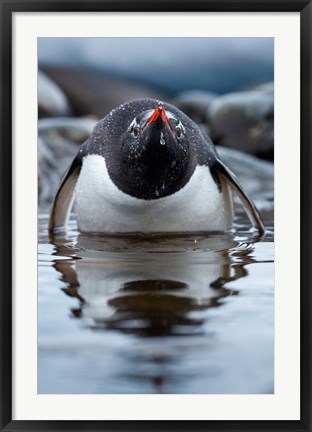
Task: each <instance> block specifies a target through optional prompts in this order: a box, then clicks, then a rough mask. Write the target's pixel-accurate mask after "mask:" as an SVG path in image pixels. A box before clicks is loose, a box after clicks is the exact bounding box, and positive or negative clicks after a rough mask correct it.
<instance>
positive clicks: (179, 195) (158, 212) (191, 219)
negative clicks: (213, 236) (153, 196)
mask: <svg viewBox="0 0 312 432" xmlns="http://www.w3.org/2000/svg"><path fill="white" fill-rule="evenodd" d="M75 198H76V201H75V210H76V214H77V221H78V227H79V230H80V231H83V232H106V233H117V232H145V233H146V232H194V231H224V230H227V229H229V228H231V226H232V219H233V216H232V198H231V193H230V191H229V189H228V186H227V185H226V184H223V185H222V193H220V192H219V190H218V188H217V186H216V184H215V182H214V181H213V178H212V176H211V174H210V171H209V169H208V168H207V167H204V166H199V167H197V168H196V170H195V172H194V174H193V176H192V177H191V179H190V180H189V182H188V183H187V184H186V185H185V186H184V187H183V188H182V189H180V190H179V191H178V192H176V193H175V194H173V195H170V196H167V197H165V198H160V199H157V200H150V201H147V200H142V199H138V198H134V197H131V196H129V195H127V194H125V193H123V192H122V191H120V190H119V189H118V188H117V187H116V186H115V185H114V183H113V182H112V181H111V179H110V177H109V175H108V172H107V169H106V164H105V160H104V158H103V157H101V156H98V155H89V156H87V157H85V158H84V161H83V166H82V169H81V173H80V176H79V179H78V182H77V186H76V191H75Z"/></svg>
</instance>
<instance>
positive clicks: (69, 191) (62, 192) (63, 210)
mask: <svg viewBox="0 0 312 432" xmlns="http://www.w3.org/2000/svg"><path fill="white" fill-rule="evenodd" d="M81 166H82V158H81V157H80V155H79V154H78V156H76V157H75V159H74V160H73V162H72V163H71V165H70V167H69V168H68V170H67V171H66V173H65V175H64V177H63V179H62V181H61V183H60V185H59V187H58V190H57V192H56V194H55V196H54V199H53V203H52V208H51V212H50V219H49V232H50V233H53V231H54V230H55V229H56V228H62V227H65V225H66V223H67V220H68V217H69V214H70V211H71V208H72V205H73V202H74V191H75V186H76V183H77V180H78V177H79V174H80V171H81Z"/></svg>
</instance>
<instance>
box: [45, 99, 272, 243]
mask: <svg viewBox="0 0 312 432" xmlns="http://www.w3.org/2000/svg"><path fill="white" fill-rule="evenodd" d="M233 191H234V192H235V193H236V194H237V195H238V197H239V199H240V201H241V202H242V204H243V206H244V208H245V210H246V212H247V214H248V216H249V218H250V220H251V222H252V224H253V226H254V228H256V229H257V230H258V232H259V235H261V236H262V235H263V234H264V233H265V228H264V225H263V222H262V220H261V217H260V215H259V212H258V210H257V209H256V207H255V205H254V203H253V202H252V201H251V199H250V198H249V197H248V196H247V194H246V193H245V192H244V190H243V188H242V186H241V185H240V183H239V181H238V180H237V178H236V177H235V175H234V174H233V173H232V172H231V170H230V169H229V168H228V167H227V166H226V165H225V164H224V163H223V162H222V161H221V160H220V158H219V156H218V154H217V151H216V149H215V146H214V144H213V142H212V141H211V139H210V138H209V137H208V135H206V134H205V133H204V132H203V131H202V130H201V129H200V128H199V126H198V125H197V124H196V123H194V122H193V121H192V120H191V119H190V118H189V117H187V116H186V115H185V114H184V113H183V112H182V111H180V110H179V109H178V108H176V107H174V106H173V105H171V104H169V103H163V102H160V101H157V100H155V99H136V100H132V101H129V102H127V103H124V104H122V105H120V106H119V107H117V108H115V109H113V110H112V111H111V112H110V113H109V114H108V115H107V116H106V117H104V118H103V119H102V120H100V121H99V122H98V123H97V124H96V126H95V128H94V130H93V132H92V134H91V136H90V137H89V138H88V139H87V140H86V141H85V142H84V143H83V144H82V146H81V148H80V150H79V152H78V154H77V156H76V157H75V159H74V160H73V162H72V163H71V165H70V167H69V168H68V170H67V172H66V174H65V176H64V178H63V180H62V181H61V184H60V186H59V188H58V190H57V192H56V195H55V197H54V200H53V203H52V208H51V212H50V219H49V231H50V233H53V232H54V231H56V230H59V229H64V227H66V223H67V220H68V217H69V214H70V211H71V208H72V205H73V202H74V200H75V213H76V217H77V224H78V230H79V231H80V232H85V233H104V234H116V233H186V232H189V233H190V232H224V231H228V230H231V229H232V226H233V201H232V192H233Z"/></svg>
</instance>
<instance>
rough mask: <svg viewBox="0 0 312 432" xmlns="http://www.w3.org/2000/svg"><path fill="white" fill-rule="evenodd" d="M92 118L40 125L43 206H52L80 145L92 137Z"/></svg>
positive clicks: (39, 156) (40, 181)
mask: <svg viewBox="0 0 312 432" xmlns="http://www.w3.org/2000/svg"><path fill="white" fill-rule="evenodd" d="M95 124H96V121H95V120H92V119H76V118H50V119H41V120H39V122H38V177H39V178H38V185H39V204H40V205H41V206H47V205H48V206H50V205H51V202H52V199H53V197H54V194H55V192H56V189H57V186H58V184H59V183H60V181H61V179H62V177H63V175H64V173H65V171H66V169H67V168H68V166H69V164H70V163H71V161H72V160H73V158H74V157H75V156H76V154H77V152H78V149H79V145H80V144H81V143H82V142H83V141H85V139H86V138H88V137H89V135H90V133H91V132H92V129H93V127H94V126H95Z"/></svg>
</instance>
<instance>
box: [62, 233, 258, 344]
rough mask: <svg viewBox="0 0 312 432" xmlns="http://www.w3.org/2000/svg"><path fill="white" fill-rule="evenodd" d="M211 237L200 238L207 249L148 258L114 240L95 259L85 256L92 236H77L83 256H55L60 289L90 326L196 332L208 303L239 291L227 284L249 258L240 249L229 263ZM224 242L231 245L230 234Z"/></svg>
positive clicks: (243, 272)
mask: <svg viewBox="0 0 312 432" xmlns="http://www.w3.org/2000/svg"><path fill="white" fill-rule="evenodd" d="M214 240H215V239H213V238H211V239H210V242H209V241H208V243H207V239H205V245H204V246H205V249H206V250H200V249H199V250H198V252H199V253H198V255H196V254H195V255H194V253H187V251H184V253H179V252H176V253H168V251H167V253H166V252H159V253H152V254H150V255H152V256H151V257H150V256H149V253H148V250H144V247H143V250H142V251H141V252H140V253H139V252H137V253H134V251H135V248H133V245H132V246H131V247H132V248H133V249H132V254H131V253H130V254H129V250H128V251H127V253H124V254H123V253H122V252H120V251H119V252H118V251H117V252H116V247H117V250H118V245H119V246H120V245H121V244H122V245H124V244H123V240H122V239H120V240H118V239H117V240H116V239H115V240H114V241H112V242H111V241H110V242H108V244H109V246H110V247H109V248H107V244H106V246H105V248H106V250H104V251H103V250H101V260H100V261H98V260H97V259H96V258H95V256H93V259H92V260H90V259H87V256H88V255H89V254H90V253H91V252H90V246H92V245H93V246H94V244H93V242H94V241H95V240H92V237H89V238H88V237H85V238H83V237H80V239H79V243H78V247H79V248H82V249H81V250H80V252H78V253H77V255H78V257H79V258H82V259H76V260H74V261H65V260H61V261H57V262H56V263H55V268H56V269H57V270H58V271H59V272H60V273H61V274H62V280H63V281H64V282H65V283H66V284H67V287H66V288H63V291H64V292H65V293H66V294H67V295H69V296H72V297H76V298H77V299H78V301H79V307H78V308H76V309H73V310H72V314H73V315H74V316H75V317H77V318H84V319H86V322H88V323H90V324H89V325H90V328H91V329H93V330H103V329H107V330H109V329H110V330H118V331H120V332H123V333H130V334H134V335H137V336H169V335H193V334H198V333H200V332H201V329H202V325H203V324H204V322H205V321H206V319H207V313H206V312H207V310H208V309H209V308H212V307H219V306H221V305H222V300H223V299H224V298H225V297H228V296H232V295H237V294H238V292H237V291H233V290H231V289H228V288H227V287H226V283H227V282H230V281H232V280H236V279H239V278H241V277H244V276H246V274H247V272H246V270H245V269H244V267H243V265H245V264H246V263H247V262H248V260H251V259H250V258H248V252H247V251H246V250H245V251H240V252H239V253H241V254H246V253H247V257H246V256H244V259H243V260H242V262H243V263H244V264H242V263H240V262H238V263H233V262H232V260H231V257H230V256H229V252H228V251H227V250H222V251H221V252H217V251H213V250H211V248H209V247H208V245H210V246H213V245H215V244H214ZM141 241H142V240H141ZM225 243H227V245H228V246H229V247H233V241H232V239H231V242H229V240H227V242H225ZM173 244H174V242H173ZM175 246H177V245H175ZM101 247H102V248H103V244H102V245H101ZM105 248H104V249H105ZM61 249H62V251H60V252H62V254H63V253H64V250H63V248H61ZM171 249H173V247H172V244H171ZM209 249H210V250H209ZM75 251H77V248H76V249H75ZM235 253H236V254H237V252H235ZM56 254H58V253H56ZM169 255H170V257H169ZM116 258H118V259H116ZM235 261H239V260H237V258H236V260H235Z"/></svg>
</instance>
